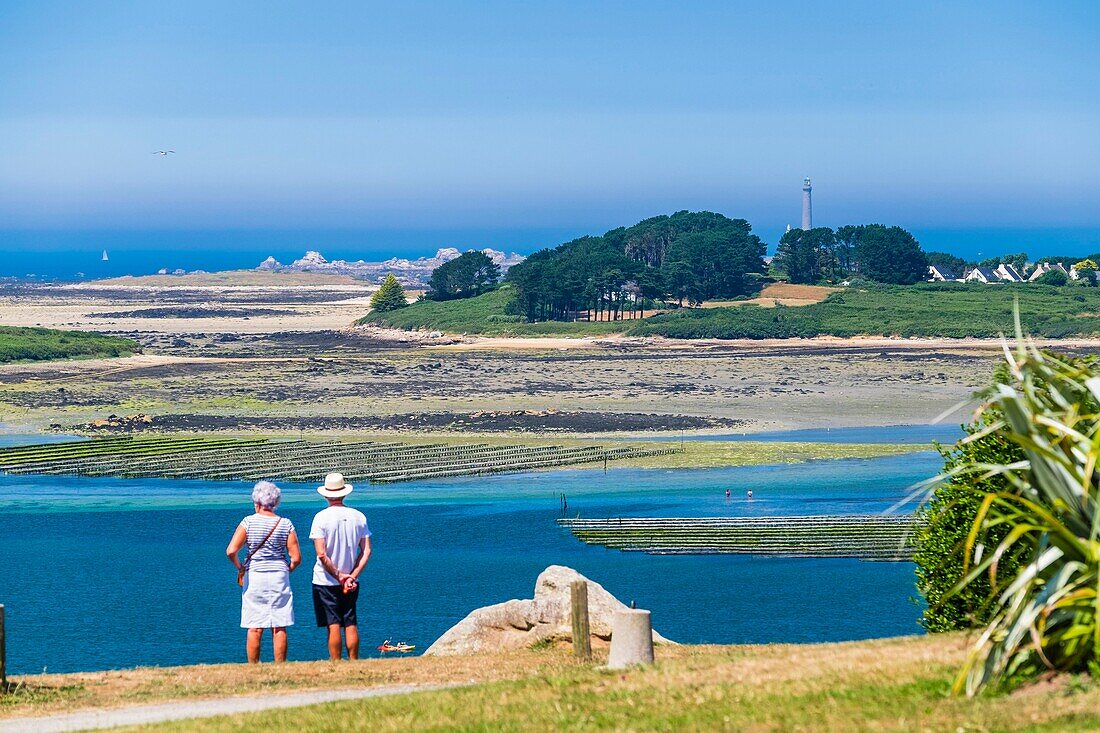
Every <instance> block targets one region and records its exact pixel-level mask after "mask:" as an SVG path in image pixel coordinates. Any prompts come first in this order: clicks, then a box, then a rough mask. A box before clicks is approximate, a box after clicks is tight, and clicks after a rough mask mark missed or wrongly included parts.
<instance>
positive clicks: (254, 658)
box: [244, 629, 264, 664]
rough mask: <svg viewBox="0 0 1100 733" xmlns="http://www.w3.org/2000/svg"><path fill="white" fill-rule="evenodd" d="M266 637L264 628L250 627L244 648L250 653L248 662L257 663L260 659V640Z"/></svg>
mask: <svg viewBox="0 0 1100 733" xmlns="http://www.w3.org/2000/svg"><path fill="white" fill-rule="evenodd" d="M263 639H264V630H263V629H249V630H248V639H247V641H246V642H245V645H244V648H245V651H246V652H247V653H248V663H249V664H256V663H257V662H259V661H260V642H262V641H263Z"/></svg>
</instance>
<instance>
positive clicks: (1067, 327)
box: [627, 283, 1100, 339]
mask: <svg viewBox="0 0 1100 733" xmlns="http://www.w3.org/2000/svg"><path fill="white" fill-rule="evenodd" d="M1017 300H1018V302H1019V304H1020V317H1021V319H1022V321H1023V323H1024V324H1025V326H1026V327H1027V328H1028V330H1029V331H1030V332H1031V333H1032V334H1034V335H1036V336H1044V337H1049V338H1064V337H1072V336H1090V335H1095V334H1098V333H1100V293H1098V292H1097V291H1095V290H1092V289H1080V290H1078V289H1074V290H1065V289H1061V288H1052V287H1036V286H1035V285H1034V284H1029V285H1020V286H1008V285H1004V286H997V287H990V286H985V285H969V284H963V283H919V284H916V285H909V286H887V285H883V286H872V287H850V288H847V289H846V290H844V291H843V292H839V293H834V294H832V295H830V296H829V297H828V298H826V299H825V300H824V301H823V302H821V303H817V304H814V305H807V306H804V307H800V308H785V307H776V308H768V309H765V308H754V307H750V306H745V307H739V308H715V309H683V310H679V311H676V312H673V313H668V314H664V315H660V316H655V317H653V318H648V319H646V320H645V321H644V322H641V323H638V324H636V325H634V326H633V327H632V328H631V329H630V330H629V331H628V332H627V333H629V334H631V335H639V336H646V335H660V336H668V337H673V338H719V339H733V338H748V339H761V338H811V337H814V336H839V337H850V336H864V335H883V336H905V337H945V338H967V337H975V338H981V337H985V338H990V337H996V336H998V335H1001V334H1004V333H1011V332H1012V323H1013V321H1012V318H1013V316H1012V313H1013V310H1012V309H1013V303H1014V302H1016V301H1017Z"/></svg>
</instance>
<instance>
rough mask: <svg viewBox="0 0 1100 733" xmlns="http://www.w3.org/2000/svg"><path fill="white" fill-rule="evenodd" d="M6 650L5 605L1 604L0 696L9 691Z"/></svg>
mask: <svg viewBox="0 0 1100 733" xmlns="http://www.w3.org/2000/svg"><path fill="white" fill-rule="evenodd" d="M6 659H7V657H6V650H5V648H4V604H3V603H0V694H3V693H5V692H7V691H8V665H7V662H6Z"/></svg>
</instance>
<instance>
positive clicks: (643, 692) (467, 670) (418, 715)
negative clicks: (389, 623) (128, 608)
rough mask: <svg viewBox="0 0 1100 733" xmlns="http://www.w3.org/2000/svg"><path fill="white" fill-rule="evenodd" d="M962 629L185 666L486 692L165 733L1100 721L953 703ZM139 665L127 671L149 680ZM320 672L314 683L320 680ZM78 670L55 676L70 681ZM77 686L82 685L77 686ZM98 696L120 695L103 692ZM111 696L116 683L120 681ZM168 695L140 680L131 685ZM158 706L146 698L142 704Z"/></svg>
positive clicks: (1024, 706) (176, 688)
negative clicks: (641, 657) (580, 659)
mask: <svg viewBox="0 0 1100 733" xmlns="http://www.w3.org/2000/svg"><path fill="white" fill-rule="evenodd" d="M965 644H966V639H965V638H964V637H962V636H959V635H949V636H936V637H907V638H899V639H884V640H877V641H868V642H853V643H844V644H820V645H775V646H682V647H662V648H659V649H658V663H657V664H656V665H655V666H653V667H650V668H645V669H635V670H630V671H627V672H614V673H611V672H606V671H602V670H600V669H598V668H597V667H595V666H590V665H582V664H578V663H576V662H574V661H573V660H572V659H571V658H570V657H569V655H568V652H567V651H566V650H564V649H560V648H559V649H546V650H541V651H524V652H518V653H515V654H509V655H503V656H499V657H496V656H494V657H478V658H470V659H452V660H437V659H424V658H420V659H406V660H385V661H370V662H361V663H359V664H357V665H347V664H345V665H338V666H336V667H330V666H329V665H319V664H292V665H287V666H285V667H284V668H282V669H281V670H275V671H273V670H272V669H271V668H267V667H265V668H261V669H258V670H249V669H243V668H240V667H237V668H235V669H234V668H225V667H207V668H201V667H200V668H185V669H184V670H179V671H177V672H175V673H173V674H174V675H175V676H174V677H172V678H171V679H172V682H171V683H170V684H168V685H167V690H168V691H169V692H171V693H172V696H173V697H176V698H178V697H184V696H187V693H186V692H185V689H186V686H187V685H193V683H194V680H195V679H196V678H204V679H205V683H204V684H203V685H201V686H200V687H199V688H198V689H199V690H200V694H202V695H207V694H209V690H211V689H212V688H213V686H214V684H215V681H216V680H222V683H223V684H224V685H225V689H224V690H222V692H224V693H230V692H246V691H253V692H254V691H256V690H257V689H265V690H275V689H282V688H283V687H285V686H287V683H288V677H295V676H298V677H301V676H307V675H308V676H310V681H311V682H312V683H314V684H315V685H316V683H317V682H321V681H324V682H330V681H332V680H336V681H337V686H340V687H348V686H357V685H363V684H386V683H395V682H402V683H403V682H463V681H467V680H477V681H478V682H479V684H476V685H473V686H469V687H463V688H456V689H451V690H443V691H436V692H424V693H418V694H416V695H414V696H400V697H394V698H379V699H373V700H361V701H351V702H343V703H333V704H326V705H317V706H310V707H303V708H297V709H290V710H280V711H271V712H266V713H258V714H251V715H237V716H227V717H221V718H211V719H207V720H194V721H182V722H178V723H173V724H169V725H167V726H162V727H163V728H167V729H171V730H204V731H205V730H210V731H223V730H264V729H267V730H310V731H313V730H331V731H343V730H371V731H383V732H385V731H395V732H396V731H408V730H536V731H541V730H547V731H550V730H593V729H601V730H753V731H771V730H825V731H854V730H882V731H885V730H897V731H925V730H927V731H945V730H952V731H953V730H965V731H971V730H982V731H1015V730H1025V729H1026V730H1085V729H1096V728H1097V727H1098V726H1100V716H1098V713H1097V711H1100V686H1097V685H1096V684H1095V683H1090V682H1088V681H1087V680H1082V679H1072V680H1068V681H1065V682H1064V683H1061V684H1056V685H1039V686H1036V687H1033V688H1031V689H1029V690H1027V691H1024V692H1022V693H1017V694H1013V695H1007V696H1004V695H1002V696H986V697H982V698H978V699H971V700H968V699H961V698H953V697H950V696H949V695H948V694H947V690H948V684H949V681H950V679H951V677H952V675H953V673H954V671H955V670H956V669H957V668H958V666H959V664H960V661H961V660H962V657H963V654H964V648H965ZM153 673H154V671H152V670H139V671H136V672H133V673H126V674H133V675H139V676H140V675H150V674H153ZM313 675H320V676H319V677H315V676H313ZM74 677H75V676H62V677H55V678H52V679H53V680H55V681H56V682H57V683H66V682H68V683H72V682H73V680H74ZM77 683H78V684H85V685H86V684H87V681H80V680H77ZM104 689H112V687H111V686H106V687H105V688H104ZM114 689H116V690H117V685H116V686H114ZM137 689H144V690H145V691H146V693H147V695H151V696H156V695H162V694H163V692H164V690H163V689H160V688H158V687H155V686H151V685H149V684H148V683H142V682H138V683H137V685H136V687H134V688H132V689H130V691H129V692H128V693H127V697H120V696H119V694H118V693H117V691H116V693H115V694H114V695H113V696H112V697H109V698H107V699H108V701H109V702H110V703H111V704H120V703H122V702H126V701H129V700H132V699H134V691H135V690H137ZM148 699H152V697H149V696H147V697H146V698H143V701H147V700H148Z"/></svg>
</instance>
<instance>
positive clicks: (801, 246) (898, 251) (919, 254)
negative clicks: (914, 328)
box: [772, 224, 928, 285]
mask: <svg viewBox="0 0 1100 733" xmlns="http://www.w3.org/2000/svg"><path fill="white" fill-rule="evenodd" d="M772 266H773V267H774V268H775V269H776V270H777V271H778V272H779V273H781V274H783V275H784V276H785V277H786V278H787V279H788V280H789V281H790V282H792V283H801V284H814V283H819V282H822V281H828V282H837V281H839V280H842V279H844V278H847V277H852V276H858V277H862V278H865V279H868V280H873V281H875V282H879V283H887V284H894V285H912V284H913V283H916V282H920V281H922V280H924V279H925V278H926V277H927V275H928V257H927V256H926V255H925V254H924V252H923V251H922V250H921V247H920V244H919V243H918V242H917V240H916V239H915V238H914V237H913V235H912V234H910V233H909V232H907V231H905V230H904V229H902V228H901V227H887V226H883V225H882V224H867V225H863V226H844V227H840V228H839V229H837V230H836V231H835V232H834V231H833V230H832V229H829V228H828V227H815V228H813V229H810V230H808V231H803V230H801V229H791V230H790V231H788V232H787V233H786V234H784V235H783V238H782V239H780V240H779V247H778V248H777V250H776V253H775V259H774V260H773V261H772Z"/></svg>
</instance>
